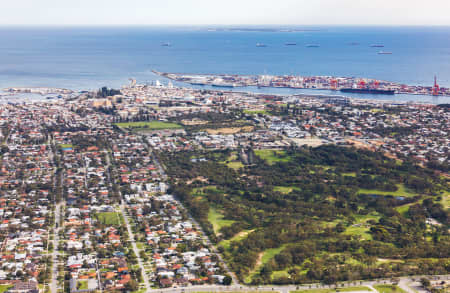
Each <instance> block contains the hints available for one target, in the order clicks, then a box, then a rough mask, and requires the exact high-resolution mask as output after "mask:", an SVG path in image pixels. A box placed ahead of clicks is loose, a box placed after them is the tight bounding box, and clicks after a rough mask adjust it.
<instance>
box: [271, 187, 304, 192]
mask: <svg viewBox="0 0 450 293" xmlns="http://www.w3.org/2000/svg"><path fill="white" fill-rule="evenodd" d="M292 190H299V188H298V187H295V186H292V187H288V186H275V187H274V188H273V191H278V192H281V193H284V194H288V193H290V192H292Z"/></svg>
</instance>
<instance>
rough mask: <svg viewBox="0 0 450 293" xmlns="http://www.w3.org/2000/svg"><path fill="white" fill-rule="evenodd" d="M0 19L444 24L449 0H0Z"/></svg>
mask: <svg viewBox="0 0 450 293" xmlns="http://www.w3.org/2000/svg"><path fill="white" fill-rule="evenodd" d="M0 24H3V25H5V24H14V25H33V24H39V25H48V24H51V25H125V24H132V25H155V24H156V25H157V24H160V25H167V24H171V25H183V24H190V25H201V24H236V25H242V24H299V25H319V24H344V25H345V24H356V25H450V0H158V1H155V0H0Z"/></svg>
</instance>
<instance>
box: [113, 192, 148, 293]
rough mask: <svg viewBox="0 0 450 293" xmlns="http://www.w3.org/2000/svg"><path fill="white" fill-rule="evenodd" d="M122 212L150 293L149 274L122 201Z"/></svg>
mask: <svg viewBox="0 0 450 293" xmlns="http://www.w3.org/2000/svg"><path fill="white" fill-rule="evenodd" d="M120 211H121V212H122V215H123V219H124V221H125V225H126V226H127V230H128V235H129V237H130V242H131V246H132V247H133V251H134V254H135V255H136V258H137V261H138V264H139V267H140V268H141V271H142V277H143V279H144V285H145V288H147V292H150V291H151V287H150V281H149V279H148V276H147V273H146V272H145V267H144V264H143V262H142V260H141V257H140V256H139V249H138V248H137V245H136V240H135V239H134V233H133V230H131V226H130V221H129V220H128V215H127V213H126V212H125V204H124V202H123V200H122V203H121V204H120Z"/></svg>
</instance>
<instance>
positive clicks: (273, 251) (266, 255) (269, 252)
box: [244, 244, 286, 283]
mask: <svg viewBox="0 0 450 293" xmlns="http://www.w3.org/2000/svg"><path fill="white" fill-rule="evenodd" d="M285 247H286V244H284V245H282V246H280V247H277V248H269V249H266V250H264V252H263V254H262V257H261V260H260V261H259V263H257V264H256V267H255V268H254V269H253V270H252V272H251V273H250V274H249V275H248V276H247V277H246V278H245V280H244V282H245V283H250V282H251V281H252V279H253V276H255V275H256V274H257V273H259V270H260V269H261V267H262V266H263V265H265V264H266V263H267V262H268V261H269V260H271V259H272V258H274V257H275V255H277V254H278V253H280V252H281V251H282V250H283V249H284V248H285Z"/></svg>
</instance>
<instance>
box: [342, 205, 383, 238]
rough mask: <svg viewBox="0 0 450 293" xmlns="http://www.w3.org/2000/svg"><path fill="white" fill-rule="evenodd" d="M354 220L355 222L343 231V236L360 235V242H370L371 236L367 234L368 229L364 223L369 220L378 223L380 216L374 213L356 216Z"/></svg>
mask: <svg viewBox="0 0 450 293" xmlns="http://www.w3.org/2000/svg"><path fill="white" fill-rule="evenodd" d="M355 219H356V221H355V222H354V223H353V224H352V225H351V226H350V227H348V228H347V229H346V230H345V232H344V234H347V235H360V236H361V239H362V240H372V235H371V234H370V233H369V230H370V227H369V225H368V224H366V223H367V221H369V220H374V221H378V220H379V219H380V215H379V214H378V213H376V212H374V213H370V214H368V215H357V216H355Z"/></svg>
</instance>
